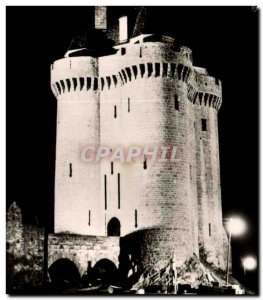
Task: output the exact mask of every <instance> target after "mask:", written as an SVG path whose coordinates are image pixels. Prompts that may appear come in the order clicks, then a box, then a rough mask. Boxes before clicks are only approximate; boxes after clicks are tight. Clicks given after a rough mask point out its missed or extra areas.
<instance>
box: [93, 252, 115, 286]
mask: <svg viewBox="0 0 263 300" xmlns="http://www.w3.org/2000/svg"><path fill="white" fill-rule="evenodd" d="M91 275H92V276H91V277H92V279H93V280H95V281H99V282H103V283H116V282H117V281H118V279H119V278H118V269H117V267H116V265H115V264H114V263H113V262H112V261H111V260H109V259H106V258H103V259H100V260H99V261H97V263H96V264H95V265H94V267H93V268H92V271H91Z"/></svg>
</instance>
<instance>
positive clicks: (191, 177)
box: [190, 165, 193, 181]
mask: <svg viewBox="0 0 263 300" xmlns="http://www.w3.org/2000/svg"><path fill="white" fill-rule="evenodd" d="M192 179H193V176H192V165H190V180H191V181H192Z"/></svg>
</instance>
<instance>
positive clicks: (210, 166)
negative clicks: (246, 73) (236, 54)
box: [193, 68, 226, 269]
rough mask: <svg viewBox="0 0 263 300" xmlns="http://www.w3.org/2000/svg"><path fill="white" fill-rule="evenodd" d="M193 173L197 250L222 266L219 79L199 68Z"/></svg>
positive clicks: (196, 86)
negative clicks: (194, 169)
mask: <svg viewBox="0 0 263 300" xmlns="http://www.w3.org/2000/svg"><path fill="white" fill-rule="evenodd" d="M194 76H195V80H196V84H193V85H194V88H195V91H196V93H195V97H194V98H193V102H194V108H195V133H196V164H197V167H196V176H197V197H198V211H199V247H200V254H201V255H202V257H203V258H204V259H206V260H207V262H209V263H212V264H214V266H216V267H220V268H222V269H224V268H225V259H224V250H223V240H224V235H226V233H225V231H224V228H223V222H222V220H223V219H222V207H221V185H220V164H219V144H218V119H217V114H218V110H219V108H220V106H221V103H222V87H221V82H220V81H219V80H218V79H216V78H214V77H211V76H209V75H208V73H207V71H206V70H205V69H202V68H195V72H194Z"/></svg>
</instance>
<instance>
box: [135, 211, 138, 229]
mask: <svg viewBox="0 0 263 300" xmlns="http://www.w3.org/2000/svg"><path fill="white" fill-rule="evenodd" d="M134 213H135V215H134V218H135V227H136V228H137V227H138V215H137V209H135V212H134Z"/></svg>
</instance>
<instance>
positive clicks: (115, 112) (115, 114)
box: [114, 105, 117, 119]
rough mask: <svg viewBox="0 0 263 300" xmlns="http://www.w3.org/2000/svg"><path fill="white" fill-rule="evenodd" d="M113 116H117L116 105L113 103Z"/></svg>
mask: <svg viewBox="0 0 263 300" xmlns="http://www.w3.org/2000/svg"><path fill="white" fill-rule="evenodd" d="M114 118H115V119H116V118H117V106H116V105H114Z"/></svg>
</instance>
